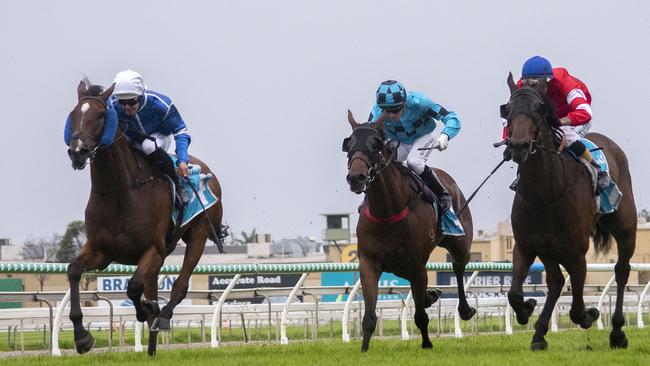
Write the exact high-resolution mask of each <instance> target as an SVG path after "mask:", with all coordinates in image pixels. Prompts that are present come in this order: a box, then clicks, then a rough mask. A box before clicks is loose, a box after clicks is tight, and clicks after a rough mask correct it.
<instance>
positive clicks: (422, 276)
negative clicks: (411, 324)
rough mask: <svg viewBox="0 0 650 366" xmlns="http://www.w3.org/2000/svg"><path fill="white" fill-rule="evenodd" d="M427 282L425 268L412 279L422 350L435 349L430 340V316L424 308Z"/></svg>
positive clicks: (416, 320) (416, 323)
mask: <svg viewBox="0 0 650 366" xmlns="http://www.w3.org/2000/svg"><path fill="white" fill-rule="evenodd" d="M427 282H428V281H427V271H426V269H425V268H421V269H420V270H418V271H416V273H415V275H414V276H413V278H412V279H411V293H412V294H413V302H414V303H415V315H414V320H415V325H416V326H417V327H418V329H419V330H420V334H421V335H422V348H432V347H433V345H432V344H431V340H430V339H429V329H428V328H429V316H428V315H427V312H426V310H425V307H424V306H425V301H426V297H427Z"/></svg>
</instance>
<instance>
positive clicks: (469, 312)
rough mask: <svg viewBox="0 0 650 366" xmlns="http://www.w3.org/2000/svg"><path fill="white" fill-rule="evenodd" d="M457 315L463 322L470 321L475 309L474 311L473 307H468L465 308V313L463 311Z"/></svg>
mask: <svg viewBox="0 0 650 366" xmlns="http://www.w3.org/2000/svg"><path fill="white" fill-rule="evenodd" d="M458 314H459V315H460V318H461V319H463V320H470V319H472V317H473V316H474V314H476V309H474V308H473V307H471V306H469V307H467V310H465V311H463V312H460V311H459V312H458Z"/></svg>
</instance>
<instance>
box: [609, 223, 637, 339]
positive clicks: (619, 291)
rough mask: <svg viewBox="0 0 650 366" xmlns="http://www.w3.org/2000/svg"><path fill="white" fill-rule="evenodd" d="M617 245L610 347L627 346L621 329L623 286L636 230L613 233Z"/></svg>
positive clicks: (626, 278) (622, 320) (625, 281)
mask: <svg viewBox="0 0 650 366" xmlns="http://www.w3.org/2000/svg"><path fill="white" fill-rule="evenodd" d="M613 235H614V237H615V238H616V243H617V245H618V260H617V262H616V265H615V266H614V274H615V276H616V277H615V278H616V309H615V310H614V314H613V315H612V332H611V333H610V335H609V346H610V347H611V348H627V337H626V336H625V332H624V331H623V329H622V328H623V325H624V324H625V316H624V315H623V300H624V297H625V286H626V285H627V280H628V277H629V275H630V258H631V257H632V255H633V253H634V247H635V242H636V231H635V230H629V231H628V232H621V233H618V232H615V233H613Z"/></svg>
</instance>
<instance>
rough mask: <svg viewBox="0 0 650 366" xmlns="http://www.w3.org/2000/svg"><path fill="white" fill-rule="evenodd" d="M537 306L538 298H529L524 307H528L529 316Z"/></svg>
mask: <svg viewBox="0 0 650 366" xmlns="http://www.w3.org/2000/svg"><path fill="white" fill-rule="evenodd" d="M535 306H537V300H535V299H528V300H526V301H524V307H525V308H526V311H527V312H528V315H529V316H530V315H531V314H532V313H533V310H535Z"/></svg>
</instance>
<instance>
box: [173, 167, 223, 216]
mask: <svg viewBox="0 0 650 366" xmlns="http://www.w3.org/2000/svg"><path fill="white" fill-rule="evenodd" d="M170 156H171V158H172V160H173V161H174V164H176V160H177V159H176V156H174V155H170ZM188 167H189V168H190V175H189V176H188V177H187V178H188V179H183V178H181V179H180V182H181V185H182V186H183V191H185V196H186V197H188V200H187V202H185V203H184V205H185V210H184V211H183V218H182V220H181V225H180V226H184V225H186V224H187V223H188V222H190V221H191V220H192V219H193V218H195V217H196V216H197V215H199V214H200V213H202V212H203V210H204V208H205V209H206V210H207V209H208V208H210V207H212V205H214V204H215V203H217V202H219V198H218V197H217V196H215V195H214V193H212V191H211V190H210V187H209V186H208V182H209V181H210V178H212V174H210V173H208V174H203V173H201V166H199V165H195V164H189V166H188ZM188 180H189V182H188ZM190 184H192V186H193V187H194V189H192V186H190ZM194 190H196V192H197V193H198V195H197V194H195V193H194ZM172 199H173V197H172ZM177 217H178V207H177V205H174V209H173V210H172V220H173V221H174V224H176V219H177Z"/></svg>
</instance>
